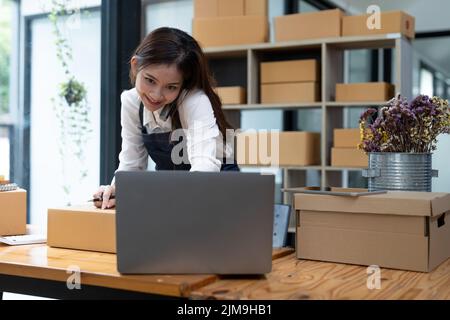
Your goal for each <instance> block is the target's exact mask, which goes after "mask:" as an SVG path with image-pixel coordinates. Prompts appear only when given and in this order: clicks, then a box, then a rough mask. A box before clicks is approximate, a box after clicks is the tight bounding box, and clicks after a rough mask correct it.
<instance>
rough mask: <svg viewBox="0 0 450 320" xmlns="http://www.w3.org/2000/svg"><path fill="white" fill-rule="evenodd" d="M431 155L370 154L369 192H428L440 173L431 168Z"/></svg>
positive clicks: (366, 172)
mask: <svg viewBox="0 0 450 320" xmlns="http://www.w3.org/2000/svg"><path fill="white" fill-rule="evenodd" d="M431 159H432V154H431V153H401V152H399V153H397V152H369V168H368V169H365V170H363V177H366V178H369V191H374V190H394V191H395V190H397V191H400V190H401V191H427V192H431V178H432V177H437V176H438V171H437V170H433V169H432V168H431Z"/></svg>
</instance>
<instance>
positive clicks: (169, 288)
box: [0, 244, 292, 299]
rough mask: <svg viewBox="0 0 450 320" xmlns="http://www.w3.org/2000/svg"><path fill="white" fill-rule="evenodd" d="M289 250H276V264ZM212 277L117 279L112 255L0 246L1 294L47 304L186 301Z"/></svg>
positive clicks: (209, 281) (47, 248)
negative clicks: (72, 285) (77, 281)
mask: <svg viewBox="0 0 450 320" xmlns="http://www.w3.org/2000/svg"><path fill="white" fill-rule="evenodd" d="M290 253H292V250H291V249H278V250H274V252H273V258H274V259H277V258H280V257H283V256H284V255H287V254H290ZM70 266H78V267H79V268H80V271H81V272H80V276H81V290H76V289H73V290H69V289H68V288H67V286H66V281H67V279H68V278H69V276H70V275H71V274H69V273H67V270H68V268H69V267H70ZM217 280H218V277H217V276H216V275H121V274H119V273H118V272H117V268H116V255H115V254H109V253H99V252H89V251H79V250H68V249H59V248H51V247H48V246H47V245H44V244H37V245H26V246H12V247H10V246H6V245H2V244H0V298H1V293H2V292H4V291H6V292H14V293H24V294H32V295H38V296H45V297H51V298H65V299H70V298H86V299H89V298H161V297H165V298H167V297H168V298H170V297H173V298H188V297H190V294H191V292H192V291H193V290H196V289H199V288H201V287H203V286H205V285H208V284H210V283H213V282H214V281H217Z"/></svg>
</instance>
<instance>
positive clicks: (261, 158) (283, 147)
mask: <svg viewBox="0 0 450 320" xmlns="http://www.w3.org/2000/svg"><path fill="white" fill-rule="evenodd" d="M277 135H278V136H277ZM272 139H274V141H273V143H272ZM274 144H277V145H274ZM277 151H278V152H277ZM236 159H237V162H238V164H242V165H268V166H270V165H272V166H277V165H280V166H307V165H319V164H320V134H319V133H314V132H300V131H288V132H276V133H271V132H266V133H263V132H259V133H246V132H243V133H240V134H238V135H237V139H236ZM271 159H272V162H271V163H269V162H270V160H271Z"/></svg>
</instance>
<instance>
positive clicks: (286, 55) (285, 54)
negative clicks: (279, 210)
mask: <svg viewBox="0 0 450 320" xmlns="http://www.w3.org/2000/svg"><path fill="white" fill-rule="evenodd" d="M382 48H392V49H393V66H395V71H394V75H395V78H394V81H393V84H394V85H395V90H396V92H397V93H401V94H402V95H404V96H406V97H411V93H412V92H411V91H412V49H411V42H410V41H409V40H408V39H406V38H405V37H404V36H402V35H401V34H400V33H393V34H385V35H375V36H365V37H359V36H357V37H338V38H325V39H315V40H307V41H292V42H278V43H263V44H254V45H240V46H227V47H215V48H206V49H205V50H204V52H205V54H206V56H207V57H208V59H209V61H210V65H211V68H212V70H213V73H214V74H215V75H216V78H217V80H218V85H220V86H224V85H225V86H226V85H241V86H243V87H246V89H247V102H248V104H245V105H225V106H223V109H224V110H225V112H226V113H227V114H228V117H229V119H230V120H231V122H232V123H233V125H234V126H236V127H237V128H239V127H240V111H243V110H273V109H279V110H304V109H320V110H321V117H322V122H321V163H320V165H317V166H306V167H286V168H282V169H283V171H284V172H283V177H284V179H283V187H296V186H300V185H304V184H305V181H306V180H305V177H306V171H307V170H317V171H319V172H320V177H321V178H320V180H321V184H322V185H323V186H326V185H333V186H339V185H341V181H342V179H341V178H342V174H343V173H342V172H344V171H345V172H347V171H355V170H361V168H340V167H339V168H334V167H331V166H330V150H331V146H332V143H333V141H332V139H333V129H334V128H342V127H343V110H344V108H354V107H369V106H379V105H382V104H384V103H385V101H378V102H367V101H361V102H335V101H334V99H335V85H336V83H338V82H344V51H345V50H353V49H382ZM302 58H304V59H307V58H315V59H318V60H319V61H320V66H321V101H319V102H312V103H291V104H261V103H259V84H260V81H259V80H260V78H259V72H260V71H259V69H260V68H259V65H260V63H261V62H263V61H280V60H289V59H291V60H292V59H302ZM268 129H270V128H268ZM284 201H285V202H286V203H290V202H291V199H290V197H289V196H288V195H285V197H284Z"/></svg>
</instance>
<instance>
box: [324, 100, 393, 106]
mask: <svg viewBox="0 0 450 320" xmlns="http://www.w3.org/2000/svg"><path fill="white" fill-rule="evenodd" d="M386 104H387V101H370V102H369V101H360V102H358V101H356V102H354V101H352V102H341V101H339V102H336V101H328V102H325V106H326V107H339V108H342V107H352V108H358V107H379V106H384V105H386Z"/></svg>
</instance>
